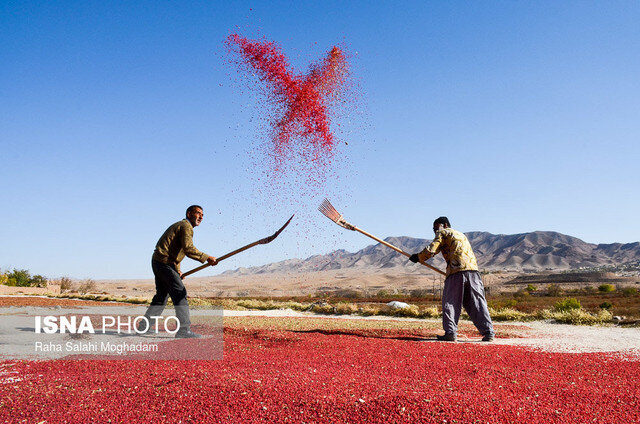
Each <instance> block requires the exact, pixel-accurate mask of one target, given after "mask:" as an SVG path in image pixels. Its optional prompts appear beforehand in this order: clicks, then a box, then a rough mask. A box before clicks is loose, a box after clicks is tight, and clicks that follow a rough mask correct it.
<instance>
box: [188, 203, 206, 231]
mask: <svg viewBox="0 0 640 424" xmlns="http://www.w3.org/2000/svg"><path fill="white" fill-rule="evenodd" d="M203 217H204V212H203V211H202V206H198V205H191V206H189V207H188V208H187V219H188V220H189V222H190V223H191V225H193V226H194V227H197V226H198V225H200V223H201V222H202V218H203Z"/></svg>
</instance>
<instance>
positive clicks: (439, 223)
mask: <svg viewBox="0 0 640 424" xmlns="http://www.w3.org/2000/svg"><path fill="white" fill-rule="evenodd" d="M443 228H451V224H450V223H449V218H447V217H446V216H441V217H440V218H438V219H436V220H435V221H433V232H434V233H437V232H438V231H440V230H442V229H443Z"/></svg>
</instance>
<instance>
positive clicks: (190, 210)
mask: <svg viewBox="0 0 640 424" xmlns="http://www.w3.org/2000/svg"><path fill="white" fill-rule="evenodd" d="M196 209H200V210H201V211H204V209H202V206H200V205H191V206H189V207H188V208H187V212H186V213H185V215H187V216H189V212H193V211H195V210H196Z"/></svg>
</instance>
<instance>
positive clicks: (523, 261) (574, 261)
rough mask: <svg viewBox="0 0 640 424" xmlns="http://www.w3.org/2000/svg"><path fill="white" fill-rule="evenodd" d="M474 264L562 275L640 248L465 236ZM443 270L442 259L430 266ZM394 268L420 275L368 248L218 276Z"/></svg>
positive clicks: (538, 234) (412, 244)
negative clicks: (475, 258) (470, 247)
mask: <svg viewBox="0 0 640 424" xmlns="http://www.w3.org/2000/svg"><path fill="white" fill-rule="evenodd" d="M466 236H467V238H468V239H469V242H470V243H471V246H472V247H473V250H474V252H475V254H476V257H477V259H478V266H479V267H480V269H481V270H487V271H497V270H505V271H518V272H541V271H549V270H567V269H577V268H582V267H599V266H607V265H619V264H623V263H627V262H632V261H639V260H640V242H635V243H626V244H621V243H611V244H593V243H586V242H584V241H582V240H580V239H578V238H576V237H572V236H568V235H565V234H561V233H557V232H552V231H534V232H530V233H522V234H512V235H504V234H491V233H487V232H481V231H474V232H469V233H466ZM385 241H386V242H388V243H391V244H393V245H395V246H397V247H399V248H401V249H402V250H404V251H405V252H409V253H415V252H418V251H420V250H422V249H423V248H424V247H425V246H427V245H428V244H429V243H430V242H431V240H428V239H418V238H412V237H406V236H400V237H388V238H386V239H385ZM429 263H430V264H432V265H434V266H436V267H438V268H440V269H442V270H444V268H445V264H444V260H443V259H442V255H438V256H437V257H435V258H432V259H431V260H430V261H429ZM389 268H394V269H395V270H397V271H401V272H403V273H420V272H424V269H423V267H420V266H416V265H415V264H413V263H411V262H409V260H408V259H407V258H406V257H405V256H403V255H401V254H399V253H396V252H395V251H393V250H391V249H389V248H388V247H385V246H383V245H381V244H379V243H378V244H374V245H370V246H367V247H365V248H363V249H361V250H359V251H357V252H347V251H346V250H342V249H341V250H336V251H333V252H331V253H328V254H326V255H314V256H311V257H309V258H307V259H287V260H284V261H280V262H274V263H270V264H266V265H262V266H257V267H251V268H238V269H235V270H232V271H226V272H225V273H223V274H222V275H228V276H242V275H259V274H280V273H283V274H284V273H286V274H291V273H309V272H318V271H331V270H363V271H364V270H366V271H374V272H375V271H376V270H388V269H389Z"/></svg>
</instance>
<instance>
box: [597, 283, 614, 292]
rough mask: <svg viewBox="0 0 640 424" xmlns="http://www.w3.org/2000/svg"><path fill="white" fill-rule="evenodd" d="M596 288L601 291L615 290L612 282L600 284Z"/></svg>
mask: <svg viewBox="0 0 640 424" xmlns="http://www.w3.org/2000/svg"><path fill="white" fill-rule="evenodd" d="M598 290H599V291H601V292H602V293H611V292H612V291H615V290H616V286H614V285H613V284H600V285H599V286H598Z"/></svg>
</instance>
